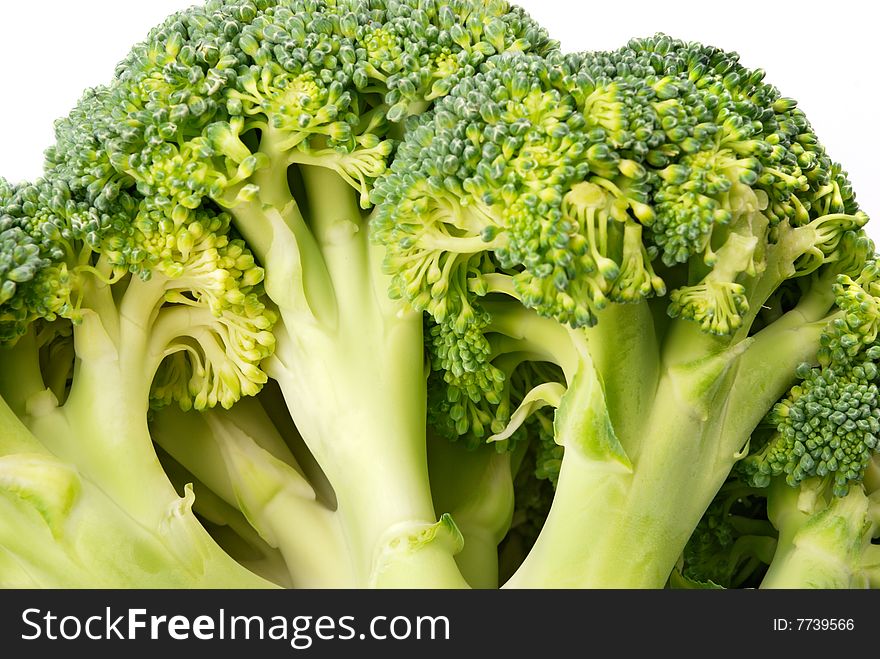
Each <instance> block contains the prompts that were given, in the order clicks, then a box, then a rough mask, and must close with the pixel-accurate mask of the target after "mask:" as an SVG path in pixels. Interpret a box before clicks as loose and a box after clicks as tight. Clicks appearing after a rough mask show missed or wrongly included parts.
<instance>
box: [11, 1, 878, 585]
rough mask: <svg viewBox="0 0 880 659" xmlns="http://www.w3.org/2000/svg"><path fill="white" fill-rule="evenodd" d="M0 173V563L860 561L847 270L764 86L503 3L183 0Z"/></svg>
mask: <svg viewBox="0 0 880 659" xmlns="http://www.w3.org/2000/svg"><path fill="white" fill-rule="evenodd" d="M55 134H56V141H55V144H54V145H53V146H52V147H51V148H50V149H49V150H48V151H47V152H46V164H45V170H44V172H43V175H42V176H41V177H40V178H38V179H36V180H33V181H30V182H22V183H16V184H11V183H9V182H7V181H5V180H3V179H0V355H2V356H0V359H2V362H0V584H3V585H15V586H48V587H59V586H63V587H68V586H70V587H95V586H102V587H128V586H134V587H166V588H167V587H200V588H212V587H254V588H256V587H272V586H282V587H298V588H303V587H305V588H315V587H319V588H320V587H325V588H326V587H333V588H336V587H422V588H441V587H442V588H463V587H472V588H494V587H497V586H498V585H503V586H506V587H510V588H531V587H543V588H546V587H551V588H553V587H592V588H607V587H642V588H644V587H658V588H659V587H664V586H671V587H687V588H693V587H724V588H739V587H755V586H761V587H765V588H773V587H803V586H813V587H832V586H833V587H854V586H877V585H880V575H878V572H877V570H878V565H880V557H878V554H877V545H876V544H875V541H876V538H877V536H880V531H878V525H880V513H878V511H880V509H878V504H877V501H878V496H880V495H878V494H877V493H878V487H880V481H878V477H880V471H878V469H880V467H878V465H880V459H878V457H877V453H878V448H880V390H878V387H880V384H878V382H880V339H878V331H880V265H878V262H877V260H876V255H875V254H874V245H873V243H872V242H871V240H869V239H868V237H867V235H866V234H865V232H864V226H865V224H866V222H867V220H868V218H867V215H866V214H865V213H864V212H863V211H862V210H861V209H860V208H859V206H858V204H857V203H856V199H855V195H854V193H853V191H852V188H851V186H850V183H849V181H848V179H847V174H846V172H845V171H844V170H843V169H842V168H841V166H840V165H838V164H837V163H835V162H833V161H832V160H831V159H830V157H829V156H828V154H827V153H826V152H825V149H824V147H823V146H822V144H821V143H820V142H819V140H818V138H817V136H816V135H815V133H814V131H813V129H812V128H811V126H810V124H809V122H808V121H807V118H806V116H805V114H804V113H803V112H802V111H801V110H800V109H799V108H798V106H797V103H796V102H795V101H794V100H792V99H790V98H787V97H785V96H782V95H781V93H780V91H779V90H777V89H776V88H775V87H773V86H772V85H770V84H768V83H766V82H765V81H764V73H763V72H762V71H760V70H751V69H748V68H746V67H744V66H743V65H742V64H740V62H739V58H738V56H737V55H736V54H735V53H730V52H725V51H722V50H719V49H717V48H714V47H710V46H705V45H702V44H699V43H686V42H682V41H678V40H675V39H673V38H670V37H667V36H665V35H662V34H659V35H656V36H654V37H650V38H642V39H634V40H632V41H631V42H629V43H628V44H627V45H626V46H624V47H623V48H620V49H619V50H615V51H611V52H583V53H575V54H562V53H561V52H559V50H558V46H557V44H556V43H555V42H554V41H552V40H551V39H550V38H549V37H548V35H547V33H546V32H545V31H544V30H543V29H542V28H541V27H540V26H538V25H536V24H535V23H534V22H533V21H532V20H531V19H530V18H529V17H528V16H527V15H526V14H525V13H524V12H523V11H522V10H521V9H519V8H517V7H515V6H511V5H509V4H508V3H507V2H506V1H505V0H453V1H452V2H448V3H440V2H437V1H436V0H207V1H206V2H205V4H204V5H202V6H196V7H192V8H190V9H187V10H185V11H182V12H179V13H177V14H174V15H173V16H171V17H169V18H168V19H167V20H166V21H165V22H164V23H162V24H161V25H159V26H158V27H156V28H154V29H153V30H152V31H151V32H150V33H149V34H148V35H147V37H146V38H145V39H144V40H143V41H142V42H141V43H139V44H137V45H135V46H134V47H133V49H132V50H131V51H130V53H129V54H128V55H127V56H125V58H124V59H123V60H122V62H121V63H120V64H119V65H118V66H117V68H116V71H115V75H114V76H113V78H112V80H110V81H109V82H108V83H107V84H105V85H102V86H98V87H95V88H93V89H89V90H87V91H86V92H85V93H84V94H83V96H82V98H81V100H80V101H79V103H78V104H77V105H76V107H75V108H73V110H72V111H71V112H70V113H69V114H68V115H67V116H66V117H64V118H62V119H60V120H59V121H58V122H57V123H56V126H55Z"/></svg>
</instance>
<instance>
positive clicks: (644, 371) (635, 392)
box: [586, 302, 660, 457]
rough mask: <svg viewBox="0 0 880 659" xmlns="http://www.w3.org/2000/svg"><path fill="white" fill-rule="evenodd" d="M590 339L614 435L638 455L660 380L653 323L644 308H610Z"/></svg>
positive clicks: (588, 332) (640, 305)
mask: <svg viewBox="0 0 880 659" xmlns="http://www.w3.org/2000/svg"><path fill="white" fill-rule="evenodd" d="M586 335H587V342H588V343H589V346H590V354H591V355H592V357H593V361H594V362H595V364H596V370H597V371H598V373H599V377H600V378H601V380H602V386H603V389H604V391H605V399H606V401H607V404H608V413H609V415H610V416H611V422H612V424H613V426H614V431H615V433H616V435H617V437H618V439H619V440H620V442H621V444H622V445H623V447H624V449H626V452H627V454H628V455H630V457H632V456H634V455H637V454H638V450H639V448H638V445H639V443H640V442H641V440H642V438H643V437H644V434H645V433H644V432H643V429H644V424H645V422H646V420H647V419H648V416H649V414H650V411H651V406H652V405H653V402H654V395H655V393H656V391H657V381H658V379H659V377H660V355H659V347H658V342H657V336H656V333H655V331H654V317H653V315H652V314H651V310H650V308H649V307H648V304H647V303H646V302H638V303H634V304H612V305H609V306H608V308H607V309H604V310H603V311H601V312H600V313H599V322H598V323H597V324H596V326H595V327H591V328H590V329H588V330H586Z"/></svg>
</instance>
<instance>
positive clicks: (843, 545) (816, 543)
mask: <svg viewBox="0 0 880 659" xmlns="http://www.w3.org/2000/svg"><path fill="white" fill-rule="evenodd" d="M817 481H819V482H813V483H804V484H803V485H802V486H801V487H800V488H793V487H790V486H789V485H788V484H787V483H785V481H784V479H778V480H777V481H776V482H775V483H773V484H772V485H771V486H770V490H769V491H768V493H767V507H768V516H769V518H770V520H771V521H772V522H773V524H774V526H775V527H776V528H777V529H778V530H779V540H778V548H777V550H776V552H775V553H774V555H773V560H772V562H771V563H770V567H769V568H768V569H767V574H766V575H765V576H764V579H763V580H762V581H761V588H876V587H877V586H878V584H880V551H878V548H877V545H875V544H872V542H871V540H872V538H873V537H876V536H877V523H878V519H880V517H878V512H880V511H878V503H877V500H876V496H873V497H872V496H871V495H869V494H866V493H865V491H864V490H863V489H862V488H860V487H853V488H851V489H850V491H849V492H848V493H847V494H846V495H845V496H842V497H839V496H833V495H832V496H829V495H828V493H827V484H826V483H821V481H822V479H817Z"/></svg>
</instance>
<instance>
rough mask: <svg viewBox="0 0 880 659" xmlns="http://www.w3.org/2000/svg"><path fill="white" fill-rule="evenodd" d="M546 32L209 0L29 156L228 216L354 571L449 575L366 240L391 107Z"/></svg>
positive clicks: (405, 8)
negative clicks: (259, 275) (269, 315)
mask: <svg viewBox="0 0 880 659" xmlns="http://www.w3.org/2000/svg"><path fill="white" fill-rule="evenodd" d="M553 48H554V44H553V43H552V42H550V41H548V39H547V37H546V35H545V33H544V32H543V31H542V30H541V29H540V28H538V27H537V26H535V25H534V24H533V23H532V22H531V21H530V20H529V19H528V18H527V17H526V16H525V15H524V14H523V13H522V12H521V10H519V9H516V8H512V7H510V6H509V5H507V3H505V2H502V1H499V0H492V1H491V2H488V3H483V2H470V1H468V2H460V3H455V4H454V5H451V6H448V5H442V6H440V5H435V4H433V3H428V4H425V3H422V2H417V1H416V0H405V1H403V2H397V1H395V2H390V3H386V2H382V1H378V0H377V1H376V2H372V1H371V2H357V3H344V4H343V5H337V4H336V3H327V4H324V3H314V2H305V1H301V0H282V1H277V2H276V1H271V2H270V1H268V0H267V1H261V2H258V3H252V2H246V1H244V0H222V1H221V0H212V1H209V2H207V3H206V4H205V6H204V7H195V8H192V9H190V10H188V11H185V12H182V13H180V14H177V15H175V16H173V17H171V18H170V19H169V20H168V21H166V23H165V24H163V25H161V26H159V27H158V28H156V29H155V30H153V31H152V32H151V34H150V35H149V36H148V38H147V39H146V41H145V42H144V43H142V44H140V45H138V46H136V47H135V48H134V49H133V51H132V52H131V54H130V55H129V56H128V57H127V58H126V59H125V60H124V61H123V62H122V64H120V66H119V68H118V70H117V76H116V79H115V80H114V81H113V83H111V85H110V86H109V87H108V88H107V89H106V90H105V91H99V92H95V93H93V94H91V95H89V96H87V97H86V99H84V102H83V103H82V104H81V107H80V108H79V109H78V110H77V111H75V112H74V113H73V114H72V115H71V118H70V120H69V121H68V122H67V124H62V125H61V126H60V129H59V140H58V144H57V145H56V147H55V148H54V150H53V151H52V152H51V153H50V155H49V160H50V166H51V167H52V168H53V169H55V170H57V171H58V172H59V175H60V176H63V177H64V178H65V180H68V181H70V184H71V187H76V186H79V187H80V188H85V190H86V191H87V193H88V194H89V196H90V198H95V199H97V198H100V197H101V196H102V195H103V196H104V197H106V196H108V194H109V195H110V196H112V195H114V194H117V193H121V194H134V191H135V190H136V194H137V196H138V197H142V198H143V199H144V200H145V202H146V203H148V204H150V205H151V206H152V207H156V208H158V209H159V210H160V211H161V212H162V213H164V215H165V217H166V218H169V219H171V220H176V221H180V222H182V223H184V224H186V223H189V222H191V221H192V217H193V216H197V215H198V214H200V213H205V212H208V213H212V212H217V206H219V207H222V208H224V209H226V210H227V211H228V212H229V213H230V214H231V216H232V218H233V223H234V226H235V230H236V231H237V232H238V233H240V234H241V235H242V236H243V237H244V238H245V240H246V241H247V243H248V245H249V247H250V249H251V250H252V251H253V253H254V255H255V256H256V258H257V260H258V262H259V263H260V264H261V266H262V267H263V268H265V272H266V280H265V291H266V294H267V296H268V298H269V299H270V300H271V301H272V303H273V304H274V305H275V306H276V307H277V310H278V313H279V316H280V321H279V323H278V326H277V327H276V329H275V336H276V341H275V344H274V348H275V355H274V356H273V357H272V358H271V359H270V360H267V361H266V362H265V368H266V372H267V373H268V374H269V375H270V376H271V377H272V378H274V379H275V380H277V382H278V383H279V385H280V387H281V389H282V391H283V393H284V397H285V399H286V401H287V405H288V407H289V409H290V412H291V415H292V417H293V420H294V422H295V423H296V425H297V427H298V428H299V430H300V432H301V433H302V436H303V439H304V440H305V443H306V444H307V446H308V448H309V450H310V451H311V452H312V454H313V455H314V456H315V458H316V459H317V461H318V463H319V465H320V467H321V469H322V470H323V472H324V473H325V474H326V475H327V477H328V479H329V481H330V483H331V485H332V487H333V490H334V492H335V496H336V500H337V501H338V505H339V510H338V514H339V517H340V518H341V520H342V527H343V529H344V532H345V536H346V543H347V546H348V553H349V555H350V557H351V560H352V562H353V570H354V574H355V580H356V583H357V584H359V585H375V586H382V585H392V586H403V585H407V586H460V585H464V581H463V579H462V578H461V576H460V574H459V572H458V569H457V568H456V565H455V561H454V558H453V554H454V553H455V552H456V551H457V550H458V549H459V548H460V534H459V533H458V531H457V529H456V528H455V526H454V524H453V523H452V521H451V519H450V518H449V517H448V516H446V517H441V519H440V521H439V522H438V521H437V514H436V513H435V510H434V507H433V505H432V501H431V497H430V487H429V483H428V471H427V465H426V449H425V428H424V423H425V421H424V415H425V403H424V400H425V384H424V381H425V374H424V359H423V343H422V321H421V317H420V314H418V313H417V312H414V311H412V310H410V309H408V308H407V306H406V305H405V304H404V303H403V302H401V301H392V300H389V299H388V296H387V294H386V291H387V288H388V282H387V275H385V274H384V273H383V271H382V264H381V251H380V250H379V248H377V247H375V246H372V245H371V244H370V242H369V240H368V230H367V229H368V223H369V217H368V214H367V211H368V209H369V208H370V207H371V205H372V198H371V195H372V185H373V181H374V179H375V178H376V177H377V176H379V175H380V174H381V173H382V172H383V171H384V169H385V167H386V164H387V161H388V159H389V157H390V156H391V154H392V151H393V148H394V144H395V139H397V138H399V137H400V136H402V135H403V134H404V133H405V126H404V123H405V120H406V119H407V117H408V116H409V115H413V114H417V113H420V112H425V111H427V110H428V109H429V108H430V106H431V105H432V103H433V102H434V100H435V99H437V98H440V97H442V96H444V95H445V94H447V93H448V92H449V90H450V89H451V88H452V87H453V86H454V85H455V83H456V82H457V81H458V80H460V79H462V78H466V77H467V76H469V75H471V74H473V73H474V71H476V70H477V69H478V68H479V67H480V66H481V65H482V63H483V62H484V60H485V59H486V58H487V57H488V56H490V55H492V54H494V53H498V52H508V51H511V52H519V51H534V52H547V51H549V50H551V49H553ZM108 189H109V190H110V192H109V193H108V192H107V190H108ZM365 465H370V468H365ZM353 474H356V477H353Z"/></svg>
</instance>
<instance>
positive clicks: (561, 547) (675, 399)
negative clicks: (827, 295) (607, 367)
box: [509, 317, 819, 588]
mask: <svg viewBox="0 0 880 659" xmlns="http://www.w3.org/2000/svg"><path fill="white" fill-rule="evenodd" d="M795 320H796V319H792V322H791V324H790V325H788V323H786V325H787V327H780V328H779V329H778V330H777V331H779V332H788V333H787V334H786V335H785V338H786V343H785V345H784V346H780V347H778V348H777V349H776V350H775V351H774V353H773V354H772V355H767V354H763V350H764V347H765V346H766V345H767V343H765V342H764V341H760V342H758V341H755V342H752V341H751V340H749V341H744V342H742V343H740V344H737V345H734V346H731V347H729V348H726V349H723V348H722V349H719V348H721V344H720V343H719V342H718V341H717V340H714V339H707V340H702V341H697V342H696V343H697V345H696V346H694V345H693V344H692V343H688V342H687V341H685V340H684V339H685V335H686V334H687V332H686V330H687V327H684V326H682V327H679V328H676V329H675V330H673V331H674V333H675V335H674V336H672V337H671V340H670V341H669V342H668V343H667V351H668V353H669V354H668V355H667V358H666V363H665V368H664V370H663V374H662V376H661V378H660V381H659V383H658V387H657V393H656V397H655V399H654V401H653V405H652V408H651V411H650V414H649V415H648V417H647V420H646V423H645V424H644V434H643V437H642V438H641V441H640V442H638V450H637V451H633V452H632V453H631V454H630V455H629V457H630V458H631V459H632V461H633V471H632V472H631V473H626V472H614V471H610V470H608V469H607V468H605V465H604V464H603V463H602V462H601V461H599V462H597V461H596V460H595V459H591V458H589V457H588V456H586V455H584V454H583V452H582V451H572V450H571V449H570V447H571V446H572V445H575V446H576V445H578V444H577V442H576V441H572V440H571V437H572V434H571V430H570V428H569V427H568V425H567V424H566V423H560V418H559V416H557V423H556V429H557V430H556V432H557V441H559V442H560V443H562V444H563V445H564V446H565V447H566V451H565V456H564V457H563V461H562V467H561V471H560V475H559V482H558V486H557V489H556V495H555V497H554V501H553V506H552V508H551V511H550V515H549V516H548V519H547V523H546V525H545V527H544V529H543V530H542V532H541V535H540V536H539V539H538V542H537V544H536V545H535V548H534V549H533V550H532V553H531V554H530V555H529V557H528V558H527V559H526V561H525V562H524V564H523V566H522V568H521V569H520V570H519V571H518V572H517V573H516V575H515V576H514V577H513V579H511V581H510V584H509V585H510V586H512V587H540V586H544V587H547V586H550V587H553V586H579V587H590V588H606V587H607V588H660V587H663V585H664V584H665V583H666V580H667V578H668V576H669V573H670V571H671V570H672V568H673V567H674V565H675V562H676V560H677V559H678V557H679V555H680V554H681V551H682V549H683V548H684V545H685V544H686V543H687V540H688V538H689V537H690V535H691V533H692V532H693V529H694V528H695V526H696V524H697V522H698V521H699V519H700V517H701V516H702V514H703V512H704V511H705V509H706V507H707V506H708V505H709V503H710V502H711V500H712V498H713V497H714V495H715V493H716V492H717V491H718V489H719V488H720V487H721V485H722V483H723V482H724V480H725V478H726V477H727V475H728V474H729V472H730V470H731V468H732V467H733V465H734V463H735V462H736V459H737V454H738V452H739V451H740V450H741V448H742V446H743V445H744V444H745V443H746V441H747V440H748V437H749V435H750V434H751V432H752V430H753V429H754V426H755V424H756V423H757V422H758V421H759V420H760V418H761V417H762V416H763V415H764V414H766V412H767V410H768V409H769V407H770V406H771V405H772V404H773V402H774V401H775V400H777V399H778V398H779V397H780V396H781V395H782V394H783V393H784V392H785V389H786V388H787V387H788V386H790V382H789V380H790V378H791V374H792V373H793V371H794V368H795V367H796V366H797V364H798V363H800V361H801V360H802V359H803V355H804V354H805V353H810V351H812V353H813V354H814V353H815V350H816V348H817V347H818V339H819V333H818V332H816V331H814V328H813V327H812V326H811V325H806V326H805V325H804V324H803V320H804V319H803V317H801V319H800V325H799V324H798V323H797V322H794V321H795ZM677 322H680V321H677ZM697 338H699V337H697ZM756 345H757V346H759V348H760V349H759V350H757V351H756V352H755V353H751V352H750V350H751V349H753V348H754V347H755V346H756ZM710 346H711V347H713V348H714V350H713V351H712V352H706V353H703V357H702V358H699V357H698V356H699V354H700V353H699V352H698V351H699V350H706V349H707V348H708V347H710ZM692 351H694V352H692ZM688 358H690V361H687V360H688ZM746 358H748V368H745V367H744V366H743V361H744V360H746ZM740 378H743V379H742V380H740ZM755 389H757V390H758V392H759V400H758V401H757V402H756V401H754V400H751V399H750V402H749V403H748V404H747V405H746V404H745V403H743V405H744V406H745V407H746V409H747V411H744V412H740V411H736V410H733V411H731V410H732V409H733V408H736V406H737V404H738V403H737V401H738V400H739V398H740V397H741V396H751V398H752V399H754V397H755ZM570 390H571V388H570ZM569 393H570V392H569ZM568 395H569V394H566V396H568ZM597 404H598V405H600V406H601V403H598V402H597ZM579 409H580V410H581V413H582V414H586V413H588V408H587V407H586V406H581V407H580V408H579ZM590 413H592V414H596V413H597V412H596V408H594V409H593V410H592V412H590ZM597 434H598V435H599V436H601V435H602V433H601V432H600V433H597ZM606 434H607V433H606ZM554 566H556V567H554ZM562 566H565V567H564V568H563V567H562Z"/></svg>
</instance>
